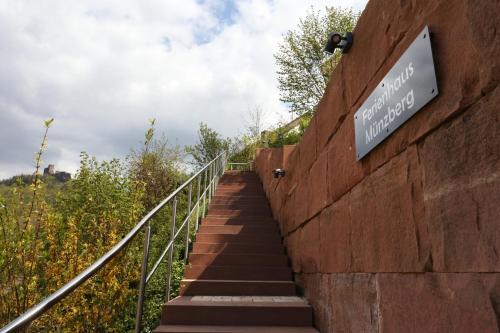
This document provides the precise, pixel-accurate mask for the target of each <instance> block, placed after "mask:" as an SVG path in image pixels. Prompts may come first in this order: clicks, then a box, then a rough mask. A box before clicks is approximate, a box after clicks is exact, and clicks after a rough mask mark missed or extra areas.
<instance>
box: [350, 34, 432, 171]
mask: <svg viewBox="0 0 500 333" xmlns="http://www.w3.org/2000/svg"><path fill="white" fill-rule="evenodd" d="M437 95H438V88H437V82H436V72H435V69H434V60H433V59H432V49H431V42H430V36H429V28H428V27H427V26H426V27H425V28H424V30H422V32H421V33H420V34H419V35H418V37H417V38H416V39H415V40H414V41H413V43H412V44H411V45H410V47H409V48H408V49H407V50H406V51H405V53H403V55H402V56H401V58H399V60H398V61H397V62H396V64H394V66H393V67H392V68H391V70H390V71H389V72H388V73H387V74H386V75H385V77H384V78H383V79H382V81H381V82H380V83H379V84H378V85H377V87H376V88H375V90H373V92H372V93H371V94H370V96H369V97H368V99H367V100H366V101H365V102H364V103H363V105H361V107H360V108H359V109H358V111H356V113H355V114H354V128H355V132H356V135H355V136H356V159H357V160H358V161H359V160H360V159H361V158H363V156H365V155H366V154H368V152H370V151H371V150H372V149H373V148H375V147H376V146H377V145H378V144H379V143H380V142H382V141H384V140H385V138H387V137H388V136H389V135H391V133H393V132H394V131H395V130H396V129H397V128H398V127H399V126H401V125H402V124H403V123H405V122H406V121H407V120H408V119H410V117H411V116H413V115H414V114H415V113H417V111H419V110H420V109H421V108H422V107H423V106H424V105H425V104H427V103H428V102H429V101H430V100H432V99H433V98H434V97H436V96H437Z"/></svg>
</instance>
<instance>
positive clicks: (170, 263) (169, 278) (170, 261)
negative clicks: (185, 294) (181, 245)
mask: <svg viewBox="0 0 500 333" xmlns="http://www.w3.org/2000/svg"><path fill="white" fill-rule="evenodd" d="M172 210H173V212H172V231H171V234H170V241H171V242H172V246H171V247H170V252H169V254H168V268H167V269H168V270H167V302H168V301H170V284H171V282H172V268H173V265H174V261H173V259H174V246H175V240H174V235H175V223H176V218H177V197H174V202H173V209H172Z"/></svg>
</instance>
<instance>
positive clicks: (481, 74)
mask: <svg viewBox="0 0 500 333" xmlns="http://www.w3.org/2000/svg"><path fill="white" fill-rule="evenodd" d="M425 25H428V26H429V28H430V31H431V33H432V47H433V53H434V58H435V67H436V75H437V78H438V84H439V91H440V92H439V96H438V97H437V98H435V99H434V100H433V101H432V102H430V104H428V105H427V106H426V107H424V108H423V109H422V110H420V111H419V112H418V113H417V114H416V115H415V116H414V117H413V118H411V119H410V120H409V121H408V122H406V123H405V124H404V125H403V126H402V127H400V128H399V129H398V130H397V131H395V133H394V134H393V135H391V136H390V137H389V138H388V139H386V140H385V141H384V142H382V143H381V144H380V145H379V146H378V147H377V148H375V149H374V150H372V151H371V152H370V153H369V154H368V155H367V156H366V157H365V158H364V159H362V160H361V161H360V162H356V158H355V142H354V121H353V115H354V113H355V112H356V111H357V109H358V108H359V107H360V105H361V104H362V103H363V102H364V101H365V99H366V98H367V97H368V95H369V94H370V93H371V91H372V90H373V89H374V87H375V86H376V85H377V83H378V82H379V81H380V80H381V79H382V78H383V77H384V75H385V73H386V72H387V71H388V70H389V69H390V68H391V67H392V65H393V64H394V63H395V62H396V61H397V60H398V59H399V57H400V56H401V54H402V53H403V52H404V50H405V49H406V48H407V47H408V46H409V45H410V44H411V42H412V41H413V40H414V38H415V37H416V36H417V34H418V33H419V32H420V31H421V30H422V29H423V27H424V26H425ZM354 35H355V42H354V45H353V48H352V49H351V50H350V52H349V54H347V55H346V56H344V57H343V59H342V61H341V63H340V64H339V66H338V67H337V68H336V70H335V72H334V74H333V76H332V78H331V80H330V83H329V85H328V87H327V89H326V91H325V94H324V96H323V99H322V101H321V103H320V104H319V107H318V109H317V112H316V114H315V116H314V118H313V120H312V122H311V125H310V127H309V128H308V129H307V131H306V133H305V135H304V137H303V139H302V141H301V143H300V144H299V145H297V146H286V147H284V148H283V149H262V150H260V151H259V152H258V155H257V157H256V160H255V162H254V168H255V170H256V171H257V173H258V174H259V176H260V177H261V180H262V182H263V184H264V187H265V190H266V193H267V196H268V198H269V200H270V202H271V206H272V209H273V212H274V215H275V217H276V219H277V220H278V221H279V224H280V227H281V230H282V234H283V236H284V239H285V243H286V246H287V251H288V252H289V255H290V257H291V260H292V263H293V269H294V271H295V273H296V278H297V280H298V281H299V283H300V284H301V285H302V286H303V288H304V292H305V295H306V296H307V297H308V298H309V300H310V302H311V303H312V305H313V307H314V309H315V322H316V325H317V327H318V328H319V329H320V330H321V332H497V331H499V321H498V319H499V314H500V274H499V272H500V120H499V118H500V87H498V82H499V80H500V2H499V1H498V0H481V1H468V0H462V1H457V0H448V1H444V0H436V1H423V0H419V1H417V0H413V1H412V0H400V1H389V0H372V1H370V2H369V3H368V5H367V7H366V10H365V11H364V13H363V15H362V16H361V18H360V19H359V23H358V25H357V27H356V30H355V31H354ZM278 167H283V168H284V169H285V170H286V176H285V177H284V178H282V179H279V180H275V179H273V178H272V174H271V170H273V169H275V168H278Z"/></svg>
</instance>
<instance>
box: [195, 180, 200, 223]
mask: <svg viewBox="0 0 500 333" xmlns="http://www.w3.org/2000/svg"><path fill="white" fill-rule="evenodd" d="M200 186H201V175H199V176H198V190H197V194H196V198H197V199H196V202H197V207H196V229H195V230H196V231H198V223H199V221H200V220H199V219H200V204H201V202H200Z"/></svg>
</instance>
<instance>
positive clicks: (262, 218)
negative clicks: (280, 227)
mask: <svg viewBox="0 0 500 333" xmlns="http://www.w3.org/2000/svg"><path fill="white" fill-rule="evenodd" d="M203 221H214V222H219V221H234V222H240V223H254V222H255V223H259V222H266V223H273V224H276V225H277V223H276V221H275V220H274V219H273V218H272V216H221V215H215V214H211V213H210V212H209V213H208V214H207V215H206V216H205V218H204V219H203V220H202V223H203Z"/></svg>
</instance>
